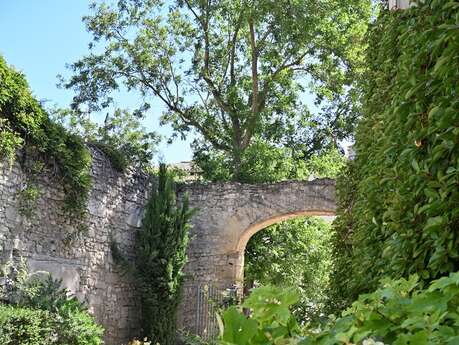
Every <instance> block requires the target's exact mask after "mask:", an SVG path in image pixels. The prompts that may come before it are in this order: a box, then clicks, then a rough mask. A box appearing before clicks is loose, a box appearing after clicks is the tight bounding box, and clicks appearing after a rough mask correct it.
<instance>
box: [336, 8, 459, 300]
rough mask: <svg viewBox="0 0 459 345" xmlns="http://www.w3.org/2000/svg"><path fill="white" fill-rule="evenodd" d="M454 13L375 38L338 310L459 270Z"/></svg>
mask: <svg viewBox="0 0 459 345" xmlns="http://www.w3.org/2000/svg"><path fill="white" fill-rule="evenodd" d="M458 13H459V3H458V2H457V1H455V0H448V1H445V0H429V1H423V2H418V4H417V6H416V7H414V8H412V9H410V10H406V11H395V12H385V13H383V14H382V15H381V17H380V18H379V19H378V20H377V21H376V23H375V24H374V25H373V28H372V30H371V31H370V34H369V37H368V41H369V48H368V57H367V64H368V68H367V72H366V77H365V79H364V82H363V91H364V99H363V101H364V102H363V103H364V109H363V110H364V111H363V113H364V117H363V118H362V120H361V122H360V125H359V127H358V130H357V135H356V145H355V148H356V153H357V155H356V159H355V161H354V162H352V163H350V167H349V168H348V172H347V174H346V175H345V176H344V177H342V179H341V183H340V188H339V191H338V193H339V195H338V196H339V211H338V215H339V218H338V222H337V225H336V230H337V233H336V238H335V251H336V255H335V256H337V257H338V260H337V261H336V262H335V273H334V274H335V279H334V280H335V289H334V295H335V297H336V299H337V300H338V304H340V303H341V306H340V307H342V306H343V305H346V304H347V303H348V302H349V301H351V300H354V299H355V297H356V296H357V295H358V294H359V293H362V292H367V291H370V290H372V289H375V288H376V286H377V282H378V280H379V279H380V278H381V277H383V276H390V277H393V278H399V277H407V276H409V275H410V274H413V273H417V274H419V275H420V276H421V278H422V280H423V281H424V282H428V281H432V280H433V279H436V278H439V277H441V276H444V275H447V274H448V273H449V272H452V271H457V270H458V269H459V235H458V232H457V229H458V226H459V188H458V184H459V83H458V80H459V68H458V65H459V16H458ZM340 296H342V297H340ZM340 307H339V308H340Z"/></svg>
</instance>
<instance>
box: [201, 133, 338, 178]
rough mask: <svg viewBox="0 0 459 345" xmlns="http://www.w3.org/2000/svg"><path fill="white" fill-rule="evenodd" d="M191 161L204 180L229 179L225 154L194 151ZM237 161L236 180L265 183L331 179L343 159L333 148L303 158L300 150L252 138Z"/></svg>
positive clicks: (227, 160) (230, 169)
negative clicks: (238, 163) (238, 169)
mask: <svg viewBox="0 0 459 345" xmlns="http://www.w3.org/2000/svg"><path fill="white" fill-rule="evenodd" d="M194 160H195V162H196V164H197V165H199V168H200V169H201V171H202V177H203V178H204V180H209V181H228V180H231V177H232V171H233V168H232V162H231V159H230V158H229V157H227V156H226V155H225V154H218V153H215V152H214V153H212V154H203V153H195V155H194ZM241 162H242V164H241V168H240V171H239V182H243V183H265V182H278V181H283V180H292V179H300V180H304V179H308V178H314V177H315V178H321V177H330V178H333V177H335V176H336V175H337V173H338V172H339V171H340V169H341V168H342V167H343V166H344V165H345V158H344V156H343V155H342V154H341V152H339V150H338V149H337V148H336V147H330V148H324V149H323V150H322V152H320V153H316V154H312V155H311V156H309V157H308V158H307V159H305V158H304V156H303V153H302V152H301V151H299V152H297V151H295V150H294V149H291V148H281V147H275V146H273V145H269V144H267V143H266V142H264V141H262V140H254V141H253V143H252V144H251V146H250V147H249V148H247V150H245V152H244V154H243V155H242V156H241Z"/></svg>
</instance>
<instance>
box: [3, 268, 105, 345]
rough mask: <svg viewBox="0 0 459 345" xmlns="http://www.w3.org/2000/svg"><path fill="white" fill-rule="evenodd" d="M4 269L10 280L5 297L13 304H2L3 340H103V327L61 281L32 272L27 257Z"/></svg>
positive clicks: (35, 343) (61, 344) (80, 343)
mask: <svg viewBox="0 0 459 345" xmlns="http://www.w3.org/2000/svg"><path fill="white" fill-rule="evenodd" d="M8 270H9V271H10V272H8ZM3 271H4V272H6V277H5V278H6V281H7V282H8V284H7V286H6V288H5V289H4V291H2V298H3V299H4V300H5V301H6V302H7V303H9V304H10V305H6V304H0V340H3V341H4V342H1V341H0V344H11V345H17V344H21V345H23V344H30V345H39V344H43V345H44V344H46V345H48V344H50V345H53V344H55V345H99V344H102V339H101V337H102V335H103V328H102V327H100V326H98V325H97V324H96V322H95V320H94V318H93V317H92V316H91V315H90V314H89V313H88V312H87V310H86V308H85V306H84V305H83V304H82V303H80V302H79V301H78V300H77V299H76V298H75V297H69V293H68V291H67V290H65V289H63V288H61V282H60V281H58V280H55V279H53V278H52V277H51V276H50V275H49V274H47V277H46V278H44V277H43V276H42V275H41V274H34V275H29V274H28V272H27V270H26V264H25V261H22V262H21V265H20V266H19V268H18V269H14V268H12V267H11V266H7V267H4V268H3Z"/></svg>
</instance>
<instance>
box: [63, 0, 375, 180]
mask: <svg viewBox="0 0 459 345" xmlns="http://www.w3.org/2000/svg"><path fill="white" fill-rule="evenodd" d="M370 2H371V1H370V0H356V1H340V0H326V1H325V0H324V1H317V0H283V1H278V0H277V1H275V0H219V1H215V0H176V1H172V0H170V1H167V2H163V1H160V0H119V1H117V2H116V4H109V3H108V2H107V1H102V2H98V3H93V4H92V6H91V8H92V11H93V13H92V15H90V16H87V17H85V18H84V22H85V23H86V26H87V29H88V31H89V32H90V33H92V35H93V42H92V43H91V44H90V48H91V52H90V54H89V55H87V56H85V57H83V58H82V59H81V60H79V61H78V62H76V63H74V64H72V65H71V69H72V70H73V72H74V75H73V76H72V77H71V78H70V79H69V80H67V81H66V82H64V86H65V87H67V88H73V89H75V90H76V92H77V94H76V96H75V97H74V100H73V107H74V108H75V109H80V110H81V109H84V111H93V110H100V109H101V108H103V107H107V106H109V105H110V104H111V101H112V91H114V90H118V89H120V88H127V90H129V91H133V90H136V91H138V92H140V94H141V95H142V96H143V97H144V98H143V99H144V100H145V103H144V104H142V105H141V107H142V108H143V109H145V106H147V107H148V103H149V101H150V100H151V99H152V98H154V97H156V98H159V99H160V100H161V101H162V102H163V103H164V104H165V105H166V108H167V111H166V113H165V114H163V117H162V121H163V122H167V123H170V124H172V126H173V128H174V129H175V135H182V136H183V135H185V134H186V132H187V131H190V130H195V131H196V132H197V133H198V134H200V138H199V139H198V140H197V141H196V143H195V148H196V149H197V150H200V149H201V150H202V149H203V147H204V148H206V147H207V148H208V146H206V145H210V148H211V149H214V150H218V151H220V152H223V153H224V154H225V155H227V156H229V157H231V161H232V167H233V178H234V179H238V178H239V172H240V169H241V164H242V160H241V157H242V155H243V154H244V152H245V150H247V148H248V147H249V146H250V145H251V143H252V141H253V139H254V138H257V137H259V138H263V139H264V140H266V141H268V142H273V143H281V144H284V143H285V140H286V138H287V137H289V138H290V139H291V137H292V136H291V133H288V131H287V129H289V128H292V126H294V125H295V124H296V123H297V122H298V121H299V120H301V119H305V118H306V119H308V121H309V125H311V126H313V127H315V128H316V129H317V128H320V129H321V135H320V136H319V138H320V141H322V140H324V139H325V137H328V138H332V140H337V139H340V138H342V137H343V136H345V135H346V133H348V132H349V131H348V130H349V128H348V124H349V123H352V121H348V122H346V119H350V118H352V117H353V116H355V114H356V113H355V108H354V107H353V106H352V104H353V102H354V101H355V99H356V95H355V93H354V92H353V91H352V89H351V88H350V87H349V86H350V85H351V82H352V80H353V79H354V77H355V75H356V73H358V72H359V71H358V70H359V68H358V65H359V62H360V55H361V51H362V47H361V45H360V41H361V38H362V36H363V34H364V32H365V30H366V22H367V20H368V18H369V16H370V8H371V4H370ZM307 86H309V87H310V91H313V92H314V93H315V94H316V96H317V105H318V106H319V105H320V106H319V108H321V107H322V108H323V111H324V113H323V114H324V116H314V117H312V116H310V114H309V112H308V110H307V108H306V106H305V104H302V102H301V101H300V95H301V94H302V93H303V92H304V91H305V88H306V87H307ZM348 101H349V102H348ZM82 104H85V105H86V106H85V107H81V105H82ZM324 133H325V134H326V135H324ZM289 134H290V135H289ZM305 139H307V143H306V145H304V146H303V147H304V148H305V150H306V151H307V149H311V148H313V147H316V146H317V145H315V146H314V142H313V140H312V139H314V138H311V137H310V135H308V134H307V133H306V134H305V135H302V136H301V137H300V138H295V140H299V141H302V140H305ZM320 141H319V142H320ZM317 142H318V141H316V143H317Z"/></svg>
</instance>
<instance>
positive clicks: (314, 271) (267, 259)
mask: <svg viewBox="0 0 459 345" xmlns="http://www.w3.org/2000/svg"><path fill="white" fill-rule="evenodd" d="M330 238H331V229H330V224H329V223H327V222H326V221H324V220H322V219H320V218H305V219H304V218H298V219H294V220H292V221H286V222H282V223H280V224H276V225H273V226H271V227H269V228H267V229H264V230H263V231H260V232H258V233H256V234H255V235H254V236H253V237H252V238H251V239H250V241H249V242H248V244H247V247H246V251H245V258H246V259H245V266H244V285H245V286H246V287H252V286H253V285H254V283H256V284H257V285H263V286H265V285H272V286H276V287H284V288H286V287H292V286H295V287H297V291H298V293H299V300H298V302H297V303H296V304H295V306H294V307H293V313H294V315H295V317H296V318H297V320H298V321H299V322H300V323H304V322H307V321H310V320H312V319H317V317H318V316H320V312H321V310H322V308H323V307H324V303H325V301H326V291H327V290H328V284H329V273H330V264H331V246H330Z"/></svg>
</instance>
